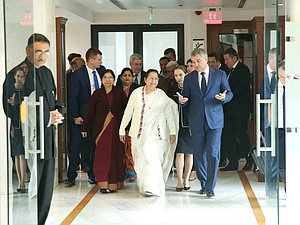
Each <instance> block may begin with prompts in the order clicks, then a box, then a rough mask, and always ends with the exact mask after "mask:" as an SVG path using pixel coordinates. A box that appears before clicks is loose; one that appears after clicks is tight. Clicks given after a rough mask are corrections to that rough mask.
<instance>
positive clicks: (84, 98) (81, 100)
mask: <svg viewBox="0 0 300 225" xmlns="http://www.w3.org/2000/svg"><path fill="white" fill-rule="evenodd" d="M96 70H97V72H98V74H99V75H100V79H101V77H102V76H103V72H104V70H105V67H104V66H100V68H97V69H96ZM68 90H69V93H68V107H69V110H68V111H69V112H70V115H69V116H70V118H71V119H74V118H77V117H79V116H81V117H82V116H84V113H82V109H86V107H87V104H88V102H89V100H90V98H91V84H90V79H89V75H88V71H87V69H86V66H82V67H81V68H79V69H78V70H76V71H75V72H74V74H73V76H72V77H71V79H70V85H69V88H68Z"/></svg>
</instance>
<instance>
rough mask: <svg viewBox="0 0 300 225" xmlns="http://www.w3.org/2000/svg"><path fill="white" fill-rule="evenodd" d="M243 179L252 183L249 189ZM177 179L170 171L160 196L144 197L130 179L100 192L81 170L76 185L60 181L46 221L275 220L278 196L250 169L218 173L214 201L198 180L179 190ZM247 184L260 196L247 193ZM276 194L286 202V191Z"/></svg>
mask: <svg viewBox="0 0 300 225" xmlns="http://www.w3.org/2000/svg"><path fill="white" fill-rule="evenodd" d="M240 177H241V178H240ZM247 180H249V182H250V184H251V187H250V186H249V187H247ZM176 183H177V179H176V175H170V177H169V179H168V182H167V185H166V196H165V197H164V198H163V197H161V198H159V197H149V198H145V197H143V196H142V195H140V194H139V193H138V190H137V186H136V183H128V182H126V183H125V188H124V189H122V190H120V191H118V192H117V193H112V194H107V195H104V194H100V193H99V192H98V191H97V188H93V187H94V185H90V184H88V182H87V177H86V175H85V174H79V177H78V178H77V180H76V185H75V186H74V187H71V188H64V187H63V184H61V185H59V186H58V187H57V188H56V189H55V192H54V196H53V201H52V205H51V210H50V213H49V216H48V220H47V223H46V224H70V223H71V224H101V225H117V224H118V225H141V224H153V225H154V224H155V225H160V224H170V225H171V224H172V225H176V224H195V223H197V224H198V223H199V224H211V225H214V224H222V225H235V224H236V225H239V224H246V225H255V224H259V225H260V224H276V199H271V198H267V199H266V198H265V197H264V183H258V182H257V179H256V177H255V175H254V173H252V171H249V172H246V173H244V172H242V171H241V172H239V173H236V172H221V173H220V172H219V177H218V182H217V186H216V196H215V197H214V198H212V199H207V198H206V196H201V195H200V194H199V189H200V188H199V187H200V186H199V181H198V180H195V181H192V182H190V185H191V189H190V190H189V191H182V192H176V191H175V187H176ZM245 184H246V187H245V188H244V187H243V185H245ZM251 188H252V189H255V193H256V194H257V193H261V196H256V198H255V196H254V197H253V196H251V192H252V190H251ZM281 190H282V187H281ZM252 193H253V192H252ZM247 195H248V196H247ZM253 195H254V194H253ZM280 196H281V198H282V201H285V195H284V193H280ZM248 198H249V199H250V201H249V200H248ZM257 200H258V202H256V201H257ZM250 203H251V204H252V207H253V208H252V207H251V204H250ZM256 203H259V204H256ZM280 205H285V204H280ZM75 207H76V208H75ZM283 209H284V208H283ZM283 209H281V208H280V210H283ZM72 210H73V211H72ZM267 214H268V215H267ZM270 214H274V217H272V216H270ZM281 215H284V212H281ZM265 218H274V221H264V220H265Z"/></svg>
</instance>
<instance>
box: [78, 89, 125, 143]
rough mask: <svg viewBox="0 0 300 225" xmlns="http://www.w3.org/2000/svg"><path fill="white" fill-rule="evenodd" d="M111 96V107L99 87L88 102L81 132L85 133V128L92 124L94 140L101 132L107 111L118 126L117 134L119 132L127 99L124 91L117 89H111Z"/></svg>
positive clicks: (104, 93)
mask: <svg viewBox="0 0 300 225" xmlns="http://www.w3.org/2000/svg"><path fill="white" fill-rule="evenodd" d="M112 95H113V96H112V99H113V101H112V105H111V106H109V104H108V99H107V94H106V92H105V88H104V87H101V88H100V89H98V90H96V91H94V93H93V95H92V97H91V99H90V101H89V104H88V107H87V113H86V115H85V116H84V122H83V124H82V127H81V130H82V131H87V126H88V125H91V124H92V125H93V135H94V139H96V138H97V136H98V134H99V133H100V132H101V130H102V128H103V124H104V121H105V118H106V116H107V114H108V112H109V111H111V113H112V114H113V116H114V119H115V120H116V122H117V124H118V128H117V132H118V131H119V126H120V123H121V120H122V117H123V113H124V111H125V108H126V104H127V97H126V95H125V93H124V91H123V90H122V89H121V88H119V87H113V89H112Z"/></svg>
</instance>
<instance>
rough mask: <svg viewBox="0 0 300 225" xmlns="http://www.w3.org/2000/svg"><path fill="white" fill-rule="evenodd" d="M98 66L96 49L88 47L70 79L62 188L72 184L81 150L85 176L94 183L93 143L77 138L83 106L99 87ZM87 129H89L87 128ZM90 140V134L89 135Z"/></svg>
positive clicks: (99, 73)
mask: <svg viewBox="0 0 300 225" xmlns="http://www.w3.org/2000/svg"><path fill="white" fill-rule="evenodd" d="M101 64H102V53H101V51H99V50H98V49H94V48H90V49H88V51H87V52H86V65H85V66H82V67H81V68H79V69H78V70H76V71H75V73H74V74H73V76H72V77H71V79H70V87H69V88H68V90H69V98H68V107H69V112H70V115H69V116H70V118H71V119H72V120H73V121H74V123H73V126H72V143H71V148H70V151H69V154H68V156H69V167H68V174H67V176H68V179H67V180H66V181H65V186H66V187H72V186H74V185H75V179H76V177H77V167H78V165H79V162H80V157H79V153H80V150H81V149H83V150H84V151H83V152H85V153H82V154H87V155H88V158H89V159H90V160H89V161H90V162H89V165H88V169H87V173H88V176H89V180H88V181H89V183H91V184H95V183H96V181H95V177H94V173H93V161H94V148H95V146H94V144H93V143H94V142H93V141H89V140H88V139H87V138H85V139H83V138H82V136H81V133H80V132H81V125H82V123H83V117H84V115H85V113H86V109H87V105H88V102H89V100H90V97H91V95H92V93H93V92H94V91H95V90H97V89H98V88H100V86H101V77H102V75H103V72H104V70H105V67H104V66H101ZM90 130H91V129H90ZM89 137H92V135H89Z"/></svg>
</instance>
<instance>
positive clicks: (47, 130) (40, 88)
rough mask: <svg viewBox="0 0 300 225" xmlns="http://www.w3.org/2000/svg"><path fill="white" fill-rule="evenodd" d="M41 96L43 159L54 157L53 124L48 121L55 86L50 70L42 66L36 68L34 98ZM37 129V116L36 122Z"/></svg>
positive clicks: (54, 95)
mask: <svg viewBox="0 0 300 225" xmlns="http://www.w3.org/2000/svg"><path fill="white" fill-rule="evenodd" d="M40 96H43V99H44V148H45V159H52V158H55V155H56V151H55V130H56V128H55V126H54V125H50V126H49V127H48V123H49V120H50V111H53V110H55V98H56V87H55V83H54V79H53V75H52V73H51V71H50V70H49V69H48V68H47V67H46V66H42V67H40V68H39V69H36V100H37V101H38V99H39V97H40ZM37 129H38V130H39V129H40V128H39V117H38V123H37Z"/></svg>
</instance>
